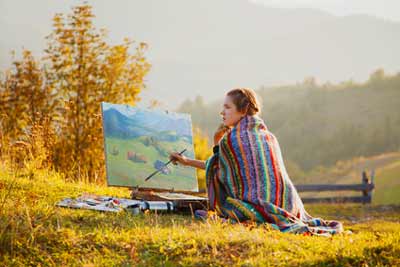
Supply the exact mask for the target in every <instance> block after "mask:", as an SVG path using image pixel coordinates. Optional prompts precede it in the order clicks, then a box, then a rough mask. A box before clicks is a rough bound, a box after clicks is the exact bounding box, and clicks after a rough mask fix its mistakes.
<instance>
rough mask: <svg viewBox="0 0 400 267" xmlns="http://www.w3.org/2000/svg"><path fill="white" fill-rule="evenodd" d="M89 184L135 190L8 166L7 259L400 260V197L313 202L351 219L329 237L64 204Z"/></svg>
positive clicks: (0, 221)
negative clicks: (384, 201)
mask: <svg viewBox="0 0 400 267" xmlns="http://www.w3.org/2000/svg"><path fill="white" fill-rule="evenodd" d="M0 166H1V165H0ZM84 192H88V193H96V194H105V195H110V196H119V197H128V196H129V191H128V190H127V189H122V188H112V187H106V186H99V185H93V184H89V183H86V182H84V181H81V182H69V181H66V180H65V179H64V178H63V177H62V176H61V175H59V174H57V173H54V172H52V171H48V170H40V169H37V168H36V167H35V166H34V165H29V164H28V165H27V166H26V168H24V169H22V170H20V171H17V172H16V171H11V170H10V169H8V168H7V167H6V166H2V167H0V194H1V195H0V252H1V253H0V262H1V263H2V264H1V265H3V266H396V265H397V266H398V265H400V260H399V257H398V255H400V206H398V205H376V204H372V205H361V204H360V205H359V204H329V205H321V204H319V205H307V206H306V208H307V210H308V211H309V212H310V213H311V214H312V215H314V216H316V217H322V218H325V219H336V220H340V221H342V222H343V223H344V226H345V230H346V233H345V234H340V235H336V236H332V237H329V238H327V237H318V236H303V235H294V234H283V233H280V232H279V231H277V230H274V229H272V227H270V226H269V225H267V224H265V225H258V226H256V225H253V224H228V223H224V222H222V221H220V220H208V221H202V220H198V219H195V218H193V216H192V215H191V214H168V213H157V212H154V211H152V212H144V213H141V214H139V215H132V214H130V213H128V212H121V213H117V214H114V213H102V212H95V211H89V210H74V209H66V208H59V207H56V206H55V203H56V202H57V201H59V200H60V199H62V198H64V197H77V196H79V195H80V194H82V193H84ZM350 232H351V233H350Z"/></svg>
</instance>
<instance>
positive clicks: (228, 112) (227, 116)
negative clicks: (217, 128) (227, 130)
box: [220, 95, 246, 127]
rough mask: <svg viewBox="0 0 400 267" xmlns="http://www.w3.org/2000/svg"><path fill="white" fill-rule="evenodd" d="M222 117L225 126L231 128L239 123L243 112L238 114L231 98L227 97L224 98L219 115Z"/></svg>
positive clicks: (243, 114)
mask: <svg viewBox="0 0 400 267" xmlns="http://www.w3.org/2000/svg"><path fill="white" fill-rule="evenodd" d="M220 114H221V115H222V121H223V123H224V124H225V125H226V126H229V127H232V126H235V125H236V123H238V122H239V121H240V119H241V118H242V117H243V116H245V115H246V114H245V113H244V112H239V111H238V110H237V108H236V106H235V104H233V102H232V98H231V97H230V96H229V95H227V96H225V100H224V106H223V108H222V111H221V113H220Z"/></svg>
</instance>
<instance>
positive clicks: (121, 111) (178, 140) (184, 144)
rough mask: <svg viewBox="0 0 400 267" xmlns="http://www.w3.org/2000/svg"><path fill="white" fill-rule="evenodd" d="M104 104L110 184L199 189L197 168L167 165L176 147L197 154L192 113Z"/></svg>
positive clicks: (185, 153)
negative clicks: (194, 145)
mask: <svg viewBox="0 0 400 267" xmlns="http://www.w3.org/2000/svg"><path fill="white" fill-rule="evenodd" d="M101 107H102V118H103V133H104V150H105V155H106V169H107V182H108V185H112V186H126V187H136V186H138V187H139V188H158V189H168V190H170V189H174V190H177V191H178V190H180V191H198V186H197V178H196V172H195V169H194V168H191V167H184V166H181V165H178V166H176V165H173V164H168V165H167V166H165V163H167V162H168V161H169V153H170V152H173V151H175V152H181V151H182V150H184V149H186V151H185V152H184V155H185V156H187V157H190V158H194V149H193V136H192V122H191V118H190V115H188V114H181V113H175V112H166V111H162V110H154V109H143V108H136V107H131V106H129V105H119V104H111V103H106V102H102V103H101ZM157 170H158V171H159V172H158V173H157V174H156V175H154V176H153V177H151V179H149V180H147V181H145V179H146V177H148V176H149V175H151V174H152V173H153V172H155V171H157Z"/></svg>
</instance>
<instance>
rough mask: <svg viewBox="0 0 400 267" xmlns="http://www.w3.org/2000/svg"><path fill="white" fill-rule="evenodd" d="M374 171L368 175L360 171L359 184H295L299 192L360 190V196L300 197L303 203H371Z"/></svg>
mask: <svg viewBox="0 0 400 267" xmlns="http://www.w3.org/2000/svg"><path fill="white" fill-rule="evenodd" d="M374 176H375V173H374V171H372V172H371V175H370V177H368V176H367V173H366V171H363V172H362V175H361V184H304V185H296V186H295V187H296V189H297V191H299V192H323V191H360V192H361V196H347V197H346V196H333V197H313V198H308V197H301V199H302V200H303V202H304V203H321V202H325V203H326V202H353V203H363V204H365V203H371V200H372V190H373V189H374V188H375V184H374Z"/></svg>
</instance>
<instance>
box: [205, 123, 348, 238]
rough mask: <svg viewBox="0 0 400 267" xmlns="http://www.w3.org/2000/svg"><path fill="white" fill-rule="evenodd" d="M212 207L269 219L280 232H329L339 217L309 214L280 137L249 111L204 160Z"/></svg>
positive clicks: (239, 216) (236, 216) (234, 215)
mask: <svg viewBox="0 0 400 267" xmlns="http://www.w3.org/2000/svg"><path fill="white" fill-rule="evenodd" d="M206 181H207V190H208V198H209V203H210V209H211V210H215V211H216V212H217V214H218V215H220V216H222V217H225V218H230V219H232V220H236V221H244V220H252V221H256V222H258V223H265V222H266V223H270V224H271V225H272V226H273V227H275V228H276V229H279V230H281V231H282V232H293V233H311V234H319V235H330V234H335V233H339V232H341V231H342V230H343V227H342V224H341V223H340V222H336V221H325V220H322V219H319V218H313V217H311V216H310V215H309V214H308V213H307V212H306V211H305V209H304V206H303V202H302V201H301V199H300V197H299V195H298V193H297V191H296V188H295V187H294V185H293V183H292V182H291V180H290V178H289V176H288V174H287V172H286V169H285V165H284V163H283V159H282V155H281V151H280V147H279V143H278V140H277V139H276V138H275V136H274V135H273V134H272V133H271V132H269V131H268V129H267V127H266V125H265V124H264V122H263V121H262V119H261V118H259V117H257V116H246V117H244V118H242V119H241V120H240V121H239V123H238V124H237V125H236V126H235V127H234V128H233V129H232V130H231V131H230V132H229V133H227V134H225V136H224V137H223V138H222V140H221V141H220V143H219V152H218V153H216V154H214V155H213V156H211V157H210V158H209V159H208V160H207V161H206Z"/></svg>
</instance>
